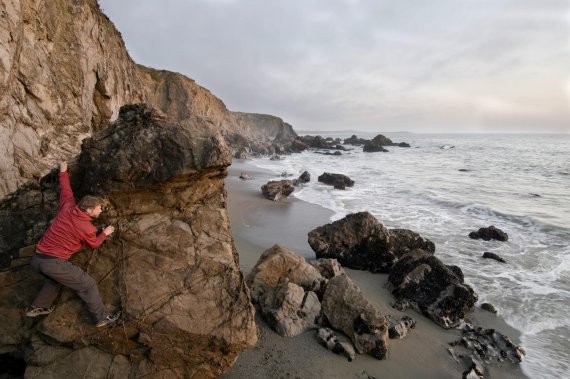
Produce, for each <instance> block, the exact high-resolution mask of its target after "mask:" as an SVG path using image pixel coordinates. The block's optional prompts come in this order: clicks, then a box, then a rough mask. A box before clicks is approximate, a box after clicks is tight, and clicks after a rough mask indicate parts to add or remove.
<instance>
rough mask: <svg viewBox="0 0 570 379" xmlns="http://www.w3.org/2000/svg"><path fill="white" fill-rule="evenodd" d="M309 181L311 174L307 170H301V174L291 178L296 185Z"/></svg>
mask: <svg viewBox="0 0 570 379" xmlns="http://www.w3.org/2000/svg"><path fill="white" fill-rule="evenodd" d="M310 181H311V174H309V172H308V171H303V173H302V174H301V175H299V177H298V178H297V179H295V180H293V185H294V186H298V185H301V184H305V183H309V182H310Z"/></svg>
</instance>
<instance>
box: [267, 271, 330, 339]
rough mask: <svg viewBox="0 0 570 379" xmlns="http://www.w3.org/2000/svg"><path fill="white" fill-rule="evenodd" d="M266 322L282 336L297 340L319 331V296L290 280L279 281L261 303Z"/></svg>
mask: <svg viewBox="0 0 570 379" xmlns="http://www.w3.org/2000/svg"><path fill="white" fill-rule="evenodd" d="M259 305H260V307H261V312H262V316H263V319H264V320H265V321H266V322H267V324H268V325H269V326H270V327H271V328H272V329H273V330H275V331H276V332H277V333H278V334H279V335H281V336H284V337H295V336H298V335H299V334H301V333H303V332H305V331H307V330H309V329H311V328H315V327H316V322H317V321H318V319H319V315H320V313H321V303H320V302H319V299H318V297H317V294H316V293H314V292H313V291H306V292H305V290H304V289H303V287H301V286H298V285H297V284H295V283H291V282H289V281H288V280H286V279H285V280H280V281H279V282H278V284H277V286H275V287H274V288H273V290H272V291H269V292H266V293H265V295H264V296H262V297H261V299H260V301H259Z"/></svg>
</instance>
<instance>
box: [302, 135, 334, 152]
mask: <svg viewBox="0 0 570 379" xmlns="http://www.w3.org/2000/svg"><path fill="white" fill-rule="evenodd" d="M299 140H300V141H301V142H303V143H304V144H305V145H307V146H309V147H311V148H314V149H330V148H332V147H333V146H334V145H333V142H332V141H327V140H326V139H324V138H323V137H321V136H302V137H299Z"/></svg>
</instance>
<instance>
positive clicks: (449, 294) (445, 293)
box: [388, 249, 477, 328]
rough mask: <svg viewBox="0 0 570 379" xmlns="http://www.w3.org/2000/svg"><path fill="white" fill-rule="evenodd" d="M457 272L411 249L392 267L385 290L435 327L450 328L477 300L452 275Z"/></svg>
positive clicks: (457, 278)
mask: <svg viewBox="0 0 570 379" xmlns="http://www.w3.org/2000/svg"><path fill="white" fill-rule="evenodd" d="M458 269H459V268H458V267H457V268H453V269H452V268H450V267H449V266H446V265H444V264H443V263H442V262H441V261H440V260H439V259H437V258H436V257H435V256H434V255H433V254H431V253H429V252H426V251H423V250H420V249H416V250H412V251H409V252H407V253H405V254H404V255H403V256H402V257H401V258H400V259H399V260H398V262H396V264H395V265H394V266H393V267H392V269H391V271H390V275H389V276H388V283H389V289H390V290H391V291H392V294H393V295H394V296H395V297H396V298H397V299H403V300H407V301H408V302H409V303H410V304H411V305H412V306H413V307H414V308H415V309H416V310H418V311H419V312H421V313H423V314H424V315H426V316H427V317H429V318H431V319H432V320H433V321H435V322H436V323H437V324H439V325H441V326H442V327H444V328H451V327H454V326H456V325H458V324H459V323H460V322H461V321H462V320H463V318H464V317H465V313H466V312H470V311H472V309H473V306H474V305H475V303H476V301H477V295H476V294H475V292H474V291H473V289H472V288H471V287H470V286H469V285H467V284H465V283H464V282H463V278H462V275H458V273H457V272H456V271H457V270H458ZM459 271H461V270H459Z"/></svg>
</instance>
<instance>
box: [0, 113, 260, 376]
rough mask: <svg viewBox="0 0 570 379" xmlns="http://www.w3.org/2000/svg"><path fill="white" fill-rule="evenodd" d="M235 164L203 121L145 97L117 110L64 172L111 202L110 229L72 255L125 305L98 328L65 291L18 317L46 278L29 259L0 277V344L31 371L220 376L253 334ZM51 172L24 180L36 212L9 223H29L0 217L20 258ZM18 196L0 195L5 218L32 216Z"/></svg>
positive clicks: (80, 189)
mask: <svg viewBox="0 0 570 379" xmlns="http://www.w3.org/2000/svg"><path fill="white" fill-rule="evenodd" d="M230 163H231V155H230V150H229V149H228V148H227V146H226V144H225V142H224V140H223V138H222V136H221V134H220V133H219V131H218V130H217V128H216V127H215V126H214V125H212V123H211V122H210V121H209V120H208V119H204V118H200V117H190V118H188V119H187V120H183V121H179V122H171V121H167V120H165V119H164V118H163V116H162V115H161V114H160V113H159V112H155V111H154V110H153V109H151V108H149V107H148V106H146V105H144V104H138V105H130V106H125V107H123V108H121V111H120V112H119V117H118V119H117V121H116V122H115V123H113V124H112V125H111V126H110V127H109V128H108V129H106V130H105V131H104V132H101V133H100V134H96V135H94V136H93V137H92V138H88V139H86V140H84V142H83V145H82V153H81V155H80V157H79V159H78V161H77V162H76V163H74V162H71V163H70V165H69V166H70V167H69V171H70V175H71V179H72V180H71V184H72V187H73V189H74V192H75V194H76V196H77V197H80V196H81V195H82V194H85V193H91V194H98V195H102V196H104V197H105V198H106V202H107V204H106V207H107V211H106V212H104V213H103V214H102V215H101V218H100V219H98V220H97V221H96V226H102V225H109V224H112V225H114V226H115V228H116V229H115V230H116V232H115V233H114V234H113V235H112V236H111V237H110V238H108V239H107V240H106V241H105V243H104V244H103V245H102V246H101V247H100V248H99V249H97V251H92V250H88V251H83V252H80V253H78V254H75V255H74V256H73V258H72V260H73V262H74V263H75V264H77V265H78V266H80V267H82V268H83V269H85V270H86V271H88V272H89V274H90V275H91V276H93V277H94V279H95V280H96V282H97V283H98V286H99V291H100V293H101V295H102V298H103V300H104V301H105V302H106V303H107V305H108V306H109V307H110V308H114V309H117V308H119V309H121V311H122V317H121V319H120V321H119V322H118V323H117V324H116V325H114V326H112V327H110V328H107V329H105V330H98V329H96V328H95V327H94V325H93V324H92V322H91V321H90V320H89V315H88V314H87V311H86V309H85V306H84V305H83V304H82V303H81V301H80V300H78V299H77V297H76V296H73V295H72V294H71V292H70V291H68V290H64V291H63V293H62V294H61V296H60V298H59V300H58V301H57V303H56V309H55V311H54V312H52V313H51V314H49V315H47V316H45V317H43V318H39V319H34V320H32V319H27V318H24V317H22V313H23V310H24V309H25V308H26V307H27V306H28V305H29V304H30V302H31V301H32V299H33V298H34V297H35V295H36V294H37V291H38V290H39V288H40V286H41V285H42V282H43V278H42V277H41V276H40V275H37V274H35V273H32V272H31V270H30V269H29V267H28V266H24V267H20V268H18V269H17V270H10V269H8V270H7V271H3V272H2V273H1V274H0V284H1V285H0V309H2V310H3V311H2V312H0V322H2V325H3V332H2V336H1V337H0V350H2V351H13V352H17V351H18V349H22V350H25V351H26V354H25V355H24V357H25V359H26V363H27V365H28V366H27V368H26V376H27V377H35V376H50V377H65V376H76V373H78V372H81V373H84V372H86V371H85V370H89V371H88V372H95V373H98V374H97V375H98V376H101V375H102V376H106V375H109V376H113V375H115V376H117V377H128V376H133V377H142V376H148V377H161V376H162V375H164V373H165V372H168V373H169V375H171V376H173V377H204V378H214V377H218V376H219V375H221V374H222V373H223V372H224V371H225V370H227V369H228V368H229V367H230V366H231V365H232V364H233V362H234V361H235V359H236V358H237V356H238V354H239V353H240V352H242V351H244V350H245V349H247V348H249V347H252V346H253V345H255V342H256V340H257V327H256V325H255V322H254V317H253V316H254V308H253V306H252V305H251V299H250V295H249V290H248V289H247V287H246V285H245V282H244V280H243V276H242V274H241V272H240V269H239V263H238V258H237V251H236V249H235V245H234V242H233V239H232V233H231V228H230V223H229V219H228V215H227V211H226V208H225V201H226V199H225V196H226V195H225V192H224V177H225V176H226V174H227V171H226V169H227V167H228V166H229V165H230ZM54 174H55V173H54ZM55 180H56V179H55V175H52V176H51V177H49V176H48V177H45V178H44V179H42V180H41V181H40V185H39V186H38V187H37V188H35V187H30V190H32V191H39V192H40V193H41V194H42V196H39V197H38V200H41V199H44V200H41V201H39V202H38V203H36V204H34V205H33V207H32V208H29V211H30V212H31V211H32V209H34V212H36V213H37V214H38V215H40V214H41V212H42V211H43V216H41V217H39V218H38V220H39V221H37V222H38V224H36V225H35V226H34V227H32V228H31V229H29V230H28V231H27V233H22V232H21V231H19V230H18V229H9V228H19V227H21V226H22V225H24V226H26V225H27V226H30V224H18V223H14V222H13V221H11V222H10V223H11V224H12V225H11V226H10V225H7V224H6V221H0V227H1V228H2V230H3V233H2V236H3V237H2V238H4V231H9V230H12V233H11V235H12V236H14V239H13V240H10V244H12V246H17V241H18V239H17V238H21V239H20V240H19V241H20V242H19V243H20V244H21V245H20V246H22V249H20V250H21V251H22V253H23V254H25V253H26V251H28V245H29V242H30V241H31V242H32V243H33V242H35V241H37V238H39V236H40V235H41V234H42V232H43V230H45V226H46V225H47V223H45V224H44V221H43V220H46V219H49V215H53V213H54V211H55V207H56V204H57V195H56V192H55V191H54V189H56V188H57V184H56V183H57V182H56V181H55ZM34 188H35V189H34ZM24 197H25V196H24ZM12 201H15V203H11V202H12ZM13 204H17V199H16V198H11V199H7V200H5V202H4V201H3V203H2V207H0V209H1V210H2V211H3V212H7V213H5V214H3V215H2V216H3V217H2V220H17V219H19V218H22V217H26V218H27V217H28V216H29V215H31V214H32V213H18V212H17V211H16V209H17V206H15V207H13ZM22 211H23V210H22ZM10 212H13V213H10ZM12 214H13V216H14V217H11V215H12ZM4 216H6V218H4ZM42 226H43V229H42ZM17 236H20V237H17ZM27 238H29V240H28V239H27ZM197 320H199V322H197ZM45 341H47V343H46V342H45ZM99 374H101V375H99Z"/></svg>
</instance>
